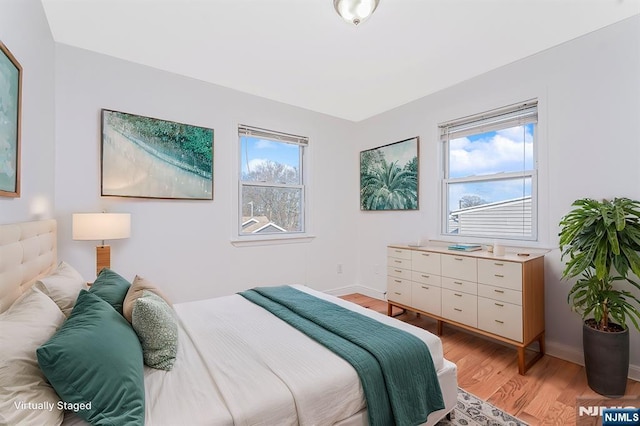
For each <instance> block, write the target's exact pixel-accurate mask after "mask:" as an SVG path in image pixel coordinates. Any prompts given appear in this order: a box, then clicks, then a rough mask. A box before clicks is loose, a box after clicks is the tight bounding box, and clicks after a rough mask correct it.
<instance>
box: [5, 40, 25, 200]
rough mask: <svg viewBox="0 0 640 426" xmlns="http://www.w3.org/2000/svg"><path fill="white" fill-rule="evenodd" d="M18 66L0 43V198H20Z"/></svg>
mask: <svg viewBox="0 0 640 426" xmlns="http://www.w3.org/2000/svg"><path fill="white" fill-rule="evenodd" d="M21 75H22V67H20V64H19V63H18V61H17V60H16V59H15V58H14V57H13V55H12V54H11V52H9V49H7V48H6V46H5V45H4V44H2V43H0V196H4V197H19V196H20V92H21V90H20V89H21Z"/></svg>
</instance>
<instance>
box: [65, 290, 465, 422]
mask: <svg viewBox="0 0 640 426" xmlns="http://www.w3.org/2000/svg"><path fill="white" fill-rule="evenodd" d="M297 288H298V289H300V290H302V291H305V292H307V293H310V294H313V295H314V296H317V297H320V298H323V299H326V300H330V301H332V302H334V303H337V304H340V305H342V306H345V307H348V308H349V309H353V310H356V311H358V312H360V313H362V314H364V315H367V316H370V317H374V318H375V319H377V320H379V321H382V322H384V323H387V324H390V325H393V326H395V327H398V328H401V329H404V330H406V331H408V332H410V333H412V334H414V335H416V336H418V337H419V338H420V339H422V340H423V341H424V342H425V343H426V344H427V346H428V347H429V349H430V351H431V354H432V357H433V360H434V364H435V367H436V371H438V374H439V377H443V376H446V379H447V383H448V384H447V385H446V386H443V394H444V399H445V404H446V406H447V410H446V411H443V412H442V413H440V416H438V417H441V416H442V415H443V414H444V413H446V412H447V411H450V410H451V409H452V408H453V405H452V404H453V403H455V391H456V386H455V366H454V365H453V364H451V363H450V362H448V361H446V360H443V357H442V344H441V341H440V339H439V338H438V337H436V336H434V335H432V334H430V333H428V332H426V331H425V330H422V329H419V328H417V327H413V326H411V325H409V324H406V323H403V322H401V321H397V320H395V319H393V318H389V317H387V316H385V315H382V314H379V313H376V312H373V311H371V310H369V309H366V308H363V307H360V306H357V305H354V304H351V303H349V302H346V301H343V300H341V299H338V298H335V297H333V296H328V295H326V294H324V293H320V292H317V291H314V290H311V289H309V288H306V287H302V286H299V287H297ZM175 310H176V312H177V314H178V317H179V319H180V320H179V327H180V328H179V333H180V340H179V349H178V355H177V359H176V363H175V365H174V368H173V370H171V371H169V372H166V371H162V370H154V369H151V368H148V367H145V392H146V424H149V425H178V424H189V425H204V424H208V425H234V424H235V425H249V424H251V425H297V424H301V425H329V424H334V423H339V422H343V421H344V422H345V423H347V424H358V423H359V424H366V410H364V408H365V402H364V394H363V390H362V387H361V385H360V380H359V379H358V376H357V373H356V371H355V370H354V369H353V368H352V367H351V365H350V364H349V363H347V362H346V361H344V360H343V359H342V358H340V357H338V356H337V355H335V354H333V353H332V352H330V351H329V350H328V349H326V348H324V347H323V346H322V345H320V344H318V343H316V342H315V341H313V340H311V339H310V338H308V337H307V336H305V335H304V334H302V333H301V332H299V331H298V330H296V329H294V328H293V327H291V326H289V325H287V324H286V323H284V322H283V321H281V320H279V319H278V318H276V317H275V316H273V315H272V314H270V313H269V312H267V311H266V310H264V309H262V308H261V307H259V306H257V305H255V304H253V303H251V302H249V301H248V300H246V299H245V298H244V297H242V296H239V295H231V296H226V297H220V298H215V299H207V300H202V301H196V302H188V303H180V304H176V305H175ZM239 366H241V367H239ZM452 389H453V390H452ZM452 393H453V397H452ZM432 418H433V417H430V419H429V420H430V421H429V423H430V424H432V423H435V421H431V420H432ZM77 421H78V419H77V418H74V417H73V416H68V417H67V419H66V420H65V424H76V422H77Z"/></svg>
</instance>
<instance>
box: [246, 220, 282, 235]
mask: <svg viewBox="0 0 640 426" xmlns="http://www.w3.org/2000/svg"><path fill="white" fill-rule="evenodd" d="M242 232H243V233H245V234H260V233H264V234H266V233H273V232H287V230H286V229H284V228H282V227H280V226H278V225H276V224H275V223H273V222H271V221H270V220H269V218H268V217H266V216H252V217H248V216H244V217H243V218H242Z"/></svg>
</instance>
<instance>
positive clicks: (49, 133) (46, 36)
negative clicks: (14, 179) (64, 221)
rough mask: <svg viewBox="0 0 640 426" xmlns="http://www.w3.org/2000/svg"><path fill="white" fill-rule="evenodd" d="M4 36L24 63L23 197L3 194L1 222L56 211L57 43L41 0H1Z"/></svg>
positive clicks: (0, 24) (0, 32)
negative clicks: (54, 193) (54, 161)
mask: <svg viewBox="0 0 640 426" xmlns="http://www.w3.org/2000/svg"><path fill="white" fill-rule="evenodd" d="M0 41H2V42H3V43H4V44H5V46H7V48H8V49H9V50H10V51H11V53H12V54H13V56H14V57H15V58H16V59H17V60H18V62H19V63H20V65H21V66H22V135H21V142H22V149H21V154H22V159H21V166H22V173H21V185H20V186H21V191H20V192H21V195H20V198H6V197H0V223H10V222H17V221H24V220H34V219H40V218H50V217H52V215H53V192H54V181H53V173H54V163H53V161H51V159H52V158H53V153H54V142H55V139H54V131H55V130H54V129H55V118H54V109H53V108H54V81H53V66H54V64H53V60H54V58H53V55H54V48H53V46H54V44H53V39H52V38H51V33H50V32H49V25H48V24H47V21H46V19H45V15H44V11H43V9H42V5H41V4H40V2H39V1H37V0H0Z"/></svg>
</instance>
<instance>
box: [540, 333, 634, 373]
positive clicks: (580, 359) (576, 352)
mask: <svg viewBox="0 0 640 426" xmlns="http://www.w3.org/2000/svg"><path fill="white" fill-rule="evenodd" d="M545 345H546V353H547V355H550V356H554V357H556V358H560V359H563V360H565V361H569V362H573V363H574V364H578V365H582V366H584V354H583V353H582V349H576V348H574V347H573V346H567V345H563V344H562V343H557V342H550V341H548V340H547V341H546V342H545ZM629 378H630V379H632V380H635V381H640V366H638V365H633V364H631V365H629Z"/></svg>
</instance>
